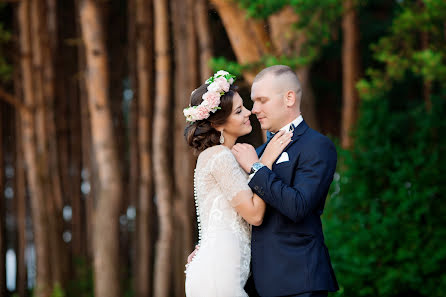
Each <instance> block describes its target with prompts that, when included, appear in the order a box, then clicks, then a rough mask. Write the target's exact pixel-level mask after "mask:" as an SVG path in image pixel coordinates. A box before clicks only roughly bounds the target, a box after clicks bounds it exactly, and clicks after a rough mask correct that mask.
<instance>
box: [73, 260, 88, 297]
mask: <svg viewBox="0 0 446 297" xmlns="http://www.w3.org/2000/svg"><path fill="white" fill-rule="evenodd" d="M74 265H75V266H74V275H75V278H74V279H73V280H71V281H70V283H69V284H68V288H67V296H68V297H94V283H93V270H92V268H91V267H90V266H89V265H88V263H87V261H86V260H85V259H82V258H76V259H75V260H74Z"/></svg>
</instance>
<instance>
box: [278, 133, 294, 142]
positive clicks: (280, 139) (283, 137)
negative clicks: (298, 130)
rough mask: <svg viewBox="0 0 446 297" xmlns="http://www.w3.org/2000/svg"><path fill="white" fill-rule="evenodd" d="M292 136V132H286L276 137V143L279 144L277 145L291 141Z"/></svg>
mask: <svg viewBox="0 0 446 297" xmlns="http://www.w3.org/2000/svg"><path fill="white" fill-rule="evenodd" d="M292 136H293V133H292V132H287V133H284V134H282V135H281V136H280V137H278V138H277V140H276V141H277V142H279V144H283V143H284V142H286V141H288V140H289V139H291V137H292Z"/></svg>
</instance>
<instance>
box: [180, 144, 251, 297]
mask: <svg viewBox="0 0 446 297" xmlns="http://www.w3.org/2000/svg"><path fill="white" fill-rule="evenodd" d="M247 180H248V177H247V174H246V173H245V172H244V171H243V169H242V168H241V167H240V166H239V164H238V163H237V161H236V159H235V157H234V156H233V155H232V153H231V151H230V149H229V148H227V147H225V146H222V145H217V146H213V147H210V148H208V149H206V150H204V151H203V152H202V153H201V154H200V155H199V156H198V160H197V166H196V168H195V181H194V186H195V203H196V208H197V220H198V228H199V245H200V249H199V250H198V252H197V253H196V255H195V257H194V259H193V260H192V261H191V263H190V264H189V265H187V267H186V271H185V272H186V284H185V287H186V296H187V297H217V296H218V297H241V296H248V295H247V294H246V292H245V291H244V289H243V287H244V286H245V283H246V280H247V279H248V274H249V263H250V260H251V226H250V225H249V224H248V223H247V222H246V221H245V220H244V219H243V218H242V217H241V216H240V215H239V214H238V213H237V212H236V210H235V209H234V206H236V205H237V204H239V203H240V202H241V201H237V198H236V199H234V197H235V196H236V195H237V194H238V193H240V192H241V191H251V190H250V188H249V187H248V181H247ZM243 196H244V197H246V195H243Z"/></svg>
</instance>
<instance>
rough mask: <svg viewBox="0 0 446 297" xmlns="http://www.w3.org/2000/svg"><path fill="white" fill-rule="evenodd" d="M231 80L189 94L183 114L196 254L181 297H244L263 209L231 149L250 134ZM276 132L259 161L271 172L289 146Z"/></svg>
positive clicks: (224, 76) (218, 77)
mask: <svg viewBox="0 0 446 297" xmlns="http://www.w3.org/2000/svg"><path fill="white" fill-rule="evenodd" d="M234 79H235V76H233V75H231V74H230V73H228V72H226V71H223V70H220V71H218V72H217V73H216V74H214V76H212V77H211V78H209V79H208V80H207V81H206V83H205V84H203V85H201V86H200V87H199V88H197V89H196V90H194V91H193V92H192V94H191V104H190V106H189V107H188V108H186V109H184V115H185V117H186V120H187V121H188V125H187V127H186V129H185V132H184V135H185V138H186V141H187V143H188V144H189V146H191V147H192V148H193V149H194V152H195V153H196V154H199V156H198V159H197V165H196V168H195V176H194V187H195V203H196V211H197V221H198V229H199V243H198V245H199V249H197V250H196V253H195V255H194V256H193V258H192V260H191V261H190V262H189V263H188V264H186V271H185V273H186V284H185V289H186V296H187V297H213V296H221V297H238V296H248V295H247V294H246V292H245V291H244V289H243V288H244V286H245V283H246V281H247V279H248V274H249V265H250V261H251V227H250V225H256V226H258V225H260V224H261V223H262V219H263V215H264V212H265V203H264V202H263V200H262V199H261V198H260V197H258V196H257V195H255V194H253V193H252V191H251V189H250V188H249V186H248V176H247V175H246V173H245V172H244V171H243V169H242V168H241V167H240V166H239V164H238V163H237V161H236V159H235V157H234V156H233V154H232V153H231V148H232V147H233V145H234V144H235V142H236V140H237V138H238V137H240V136H243V135H246V134H248V133H250V132H251V130H252V126H251V123H250V121H249V116H250V114H251V112H250V111H249V110H247V109H246V108H245V107H244V106H243V100H242V98H241V97H240V95H239V94H238V93H237V88H236V87H235V86H234V85H233V82H234ZM291 136H292V135H291V133H284V132H279V133H277V134H276V135H275V136H274V138H273V141H271V142H270V143H269V144H268V146H267V148H266V149H265V152H264V153H263V155H262V159H261V161H262V163H263V164H264V165H265V166H268V167H269V168H271V166H272V164H273V162H274V161H275V159H276V158H277V157H278V156H279V155H280V153H281V152H282V151H283V149H284V148H285V147H286V146H287V145H288V144H289V142H290V140H291Z"/></svg>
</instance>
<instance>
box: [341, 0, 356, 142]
mask: <svg viewBox="0 0 446 297" xmlns="http://www.w3.org/2000/svg"><path fill="white" fill-rule="evenodd" d="M343 6H344V16H343V18H342V30H343V36H344V39H343V42H342V64H343V65H342V91H343V99H342V124H341V145H342V147H343V148H350V147H352V145H353V138H352V135H351V132H352V129H353V127H354V125H355V123H356V119H357V116H358V104H359V98H358V92H357V91H356V82H357V81H358V79H359V75H360V73H359V70H360V67H359V47H358V45H359V30H358V20H357V9H356V7H355V5H354V1H353V0H346V1H344V2H343Z"/></svg>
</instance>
